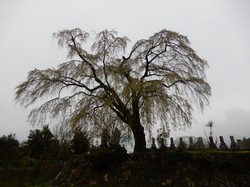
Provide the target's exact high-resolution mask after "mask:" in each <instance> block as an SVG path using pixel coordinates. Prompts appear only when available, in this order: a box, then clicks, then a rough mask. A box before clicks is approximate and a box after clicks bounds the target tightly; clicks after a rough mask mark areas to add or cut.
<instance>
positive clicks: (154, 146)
mask: <svg viewBox="0 0 250 187" xmlns="http://www.w3.org/2000/svg"><path fill="white" fill-rule="evenodd" d="M151 149H156V145H155V138H152V145H151Z"/></svg>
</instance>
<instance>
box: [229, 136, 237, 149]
mask: <svg viewBox="0 0 250 187" xmlns="http://www.w3.org/2000/svg"><path fill="white" fill-rule="evenodd" d="M230 141H231V145H230V148H231V149H237V148H238V146H237V143H236V142H235V140H234V137H233V136H230Z"/></svg>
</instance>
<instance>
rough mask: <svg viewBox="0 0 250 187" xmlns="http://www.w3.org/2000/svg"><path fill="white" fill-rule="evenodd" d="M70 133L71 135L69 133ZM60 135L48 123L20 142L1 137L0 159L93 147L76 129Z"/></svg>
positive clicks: (63, 154) (59, 156)
mask: <svg viewBox="0 0 250 187" xmlns="http://www.w3.org/2000/svg"><path fill="white" fill-rule="evenodd" d="M69 134H70V135H69ZM69 134H68V135H67V137H66V136H65V135H64V136H62V137H59V136H58V135H55V134H54V133H52V132H51V130H50V128H49V126H48V125H45V126H43V127H42V129H35V130H31V131H30V133H29V135H28V137H27V140H26V141H24V142H21V143H20V142H19V141H18V140H17V138H16V136H15V134H9V135H7V136H6V135H3V136H1V137H0V160H1V161H9V160H23V159H33V160H67V159H68V158H69V157H70V156H72V155H74V154H84V153H87V152H88V151H89V150H90V148H91V147H94V145H92V144H91V143H90V138H89V135H88V134H87V133H86V132H84V131H82V130H81V129H76V130H74V131H73V132H71V133H69ZM241 145H242V147H250V138H245V137H244V138H243V139H242V143H241Z"/></svg>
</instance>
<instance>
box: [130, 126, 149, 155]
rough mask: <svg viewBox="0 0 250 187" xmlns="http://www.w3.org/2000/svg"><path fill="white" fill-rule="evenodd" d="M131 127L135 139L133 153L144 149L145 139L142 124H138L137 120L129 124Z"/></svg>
mask: <svg viewBox="0 0 250 187" xmlns="http://www.w3.org/2000/svg"><path fill="white" fill-rule="evenodd" d="M131 129H132V132H133V135H134V140H135V147H134V153H136V152H143V151H145V150H146V140H145V133H144V128H143V126H142V125H141V124H140V122H137V123H136V124H133V125H131Z"/></svg>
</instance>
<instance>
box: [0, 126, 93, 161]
mask: <svg viewBox="0 0 250 187" xmlns="http://www.w3.org/2000/svg"><path fill="white" fill-rule="evenodd" d="M89 148H90V141H89V138H88V136H87V134H86V133H85V132H83V131H81V130H75V131H74V132H73V133H72V135H71V137H69V138H67V139H66V138H58V136H56V135H54V134H53V133H52V132H51V130H50V129H49V127H48V126H47V125H45V126H43V127H42V129H35V130H31V131H30V133H29V135H28V138H27V141H24V142H21V143H20V142H19V141H18V140H17V138H16V136H15V134H9V135H7V136H6V135H3V136H1V137H0V160H1V161H9V160H23V159H34V160H66V159H68V158H69V157H70V156H71V155H72V154H83V153H87V152H88V151H89Z"/></svg>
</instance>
